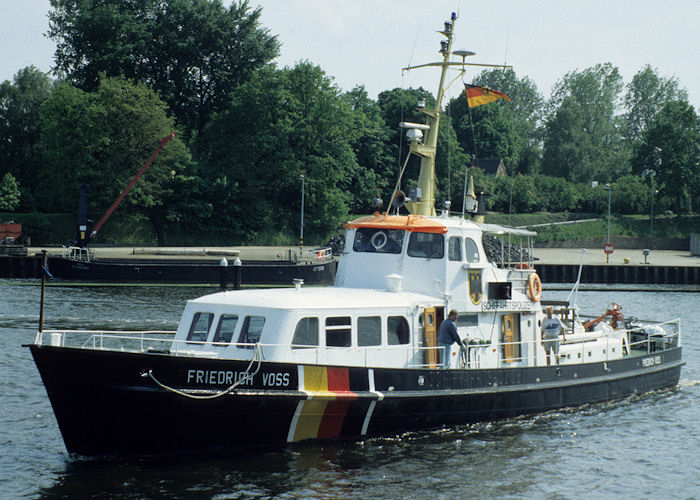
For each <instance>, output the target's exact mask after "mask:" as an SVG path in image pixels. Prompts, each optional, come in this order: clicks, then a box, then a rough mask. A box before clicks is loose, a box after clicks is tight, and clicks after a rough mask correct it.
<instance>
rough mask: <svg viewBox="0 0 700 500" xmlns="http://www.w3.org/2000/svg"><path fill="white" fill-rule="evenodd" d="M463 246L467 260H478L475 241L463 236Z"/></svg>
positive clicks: (477, 249)
mask: <svg viewBox="0 0 700 500" xmlns="http://www.w3.org/2000/svg"><path fill="white" fill-rule="evenodd" d="M464 246H465V248H466V250H467V251H466V256H467V262H472V263H474V262H479V247H477V246H476V242H475V241H474V240H473V239H471V238H469V237H467V238H464Z"/></svg>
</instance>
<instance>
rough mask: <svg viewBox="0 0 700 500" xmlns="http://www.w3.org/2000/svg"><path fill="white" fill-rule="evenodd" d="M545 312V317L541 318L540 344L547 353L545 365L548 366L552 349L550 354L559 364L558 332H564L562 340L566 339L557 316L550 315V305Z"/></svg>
mask: <svg viewBox="0 0 700 500" xmlns="http://www.w3.org/2000/svg"><path fill="white" fill-rule="evenodd" d="M545 313H547V317H546V318H545V319H544V320H542V346H543V347H544V352H545V353H546V354H547V366H549V365H550V362H549V351H554V353H553V354H552V355H553V356H554V360H555V361H556V362H557V364H559V332H561V333H562V334H564V340H566V333H565V332H566V330H565V329H564V325H562V324H561V320H559V318H557V317H552V307H551V306H549V307H547V308H546V309H545Z"/></svg>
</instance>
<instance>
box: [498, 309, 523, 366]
mask: <svg viewBox="0 0 700 500" xmlns="http://www.w3.org/2000/svg"><path fill="white" fill-rule="evenodd" d="M501 332H502V334H503V336H502V339H503V361H505V362H506V363H513V362H514V361H520V356H521V354H520V352H521V350H520V347H521V345H520V315H519V314H504V315H503V316H502V318H501Z"/></svg>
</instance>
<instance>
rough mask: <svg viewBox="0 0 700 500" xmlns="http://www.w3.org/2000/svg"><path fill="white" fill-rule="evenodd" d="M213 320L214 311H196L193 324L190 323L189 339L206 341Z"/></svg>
mask: <svg viewBox="0 0 700 500" xmlns="http://www.w3.org/2000/svg"><path fill="white" fill-rule="evenodd" d="M213 320H214V314H213V313H203V312H198V313H194V317H193V318H192V324H190V331H189V332H187V341H188V342H206V340H207V336H208V335H209V329H210V328H211V323H212V321H213Z"/></svg>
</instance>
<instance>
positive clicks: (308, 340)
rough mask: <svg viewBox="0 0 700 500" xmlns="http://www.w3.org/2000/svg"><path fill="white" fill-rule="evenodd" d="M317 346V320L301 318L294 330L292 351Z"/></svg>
mask: <svg viewBox="0 0 700 500" xmlns="http://www.w3.org/2000/svg"><path fill="white" fill-rule="evenodd" d="M307 346H314V347H315V346H318V318H301V319H300V320H299V323H297V327H296V329H295V330H294V337H293V338H292V349H301V348H303V347H307Z"/></svg>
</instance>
